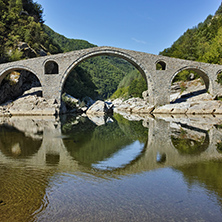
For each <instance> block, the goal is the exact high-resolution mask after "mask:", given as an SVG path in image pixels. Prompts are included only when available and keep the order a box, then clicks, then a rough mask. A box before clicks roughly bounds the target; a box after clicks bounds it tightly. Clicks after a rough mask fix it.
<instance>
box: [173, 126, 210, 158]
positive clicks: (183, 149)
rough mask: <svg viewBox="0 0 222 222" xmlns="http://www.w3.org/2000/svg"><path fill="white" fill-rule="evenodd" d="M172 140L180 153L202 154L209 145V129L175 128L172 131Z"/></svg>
mask: <svg viewBox="0 0 222 222" xmlns="http://www.w3.org/2000/svg"><path fill="white" fill-rule="evenodd" d="M171 134H172V135H171V141H172V143H173V145H174V147H175V148H176V149H177V150H178V151H179V153H180V154H182V155H183V154H191V155H195V154H197V155H198V154H200V153H202V152H203V151H205V150H206V149H207V148H208V146H209V135H208V133H207V131H205V130H201V129H197V128H195V127H188V126H187V125H183V128H182V127H180V129H174V130H172V133H171Z"/></svg>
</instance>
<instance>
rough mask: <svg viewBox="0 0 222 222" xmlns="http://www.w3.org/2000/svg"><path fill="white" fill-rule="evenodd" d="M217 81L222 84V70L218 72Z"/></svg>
mask: <svg viewBox="0 0 222 222" xmlns="http://www.w3.org/2000/svg"><path fill="white" fill-rule="evenodd" d="M217 82H218V83H219V84H221V85H222V72H220V73H218V75H217Z"/></svg>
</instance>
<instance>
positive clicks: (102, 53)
mask: <svg viewBox="0 0 222 222" xmlns="http://www.w3.org/2000/svg"><path fill="white" fill-rule="evenodd" d="M96 56H113V57H119V58H121V59H124V60H126V61H127V62H129V63H131V64H132V65H133V66H134V67H135V68H136V69H138V71H139V72H140V73H141V75H142V76H143V77H144V79H145V81H146V84H147V88H148V92H149V98H152V95H153V93H152V89H151V86H152V82H153V81H152V77H151V75H150V74H149V73H148V72H147V71H146V69H145V68H144V66H143V65H142V64H141V63H139V62H138V61H137V60H136V59H135V58H134V57H132V56H131V55H129V54H127V53H125V52H121V51H118V50H114V49H104V48H103V49H98V50H96V51H91V52H86V53H85V54H84V55H82V56H80V57H79V58H77V59H75V60H74V61H73V62H72V63H71V64H70V66H69V67H68V68H67V69H66V70H65V72H64V73H63V75H62V78H61V81H60V85H59V88H60V89H61V92H62V89H63V87H64V84H65V81H66V79H67V77H68V76H69V74H70V72H71V71H72V70H73V69H74V68H75V67H76V66H78V65H79V64H80V63H81V62H83V61H84V60H87V59H89V58H92V57H96ZM148 86H149V87H148ZM60 97H61V95H60Z"/></svg>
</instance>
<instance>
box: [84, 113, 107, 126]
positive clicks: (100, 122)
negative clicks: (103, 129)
mask: <svg viewBox="0 0 222 222" xmlns="http://www.w3.org/2000/svg"><path fill="white" fill-rule="evenodd" d="M87 117H88V118H89V119H90V120H91V121H92V122H93V123H95V124H96V125H97V126H102V125H104V124H105V123H106V122H105V118H104V115H99V116H97V115H95V114H94V113H93V115H91V114H87Z"/></svg>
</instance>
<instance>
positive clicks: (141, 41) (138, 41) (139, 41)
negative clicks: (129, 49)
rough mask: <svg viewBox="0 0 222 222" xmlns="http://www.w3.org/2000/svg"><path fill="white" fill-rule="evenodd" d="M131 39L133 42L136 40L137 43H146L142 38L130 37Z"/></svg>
mask: <svg viewBox="0 0 222 222" xmlns="http://www.w3.org/2000/svg"><path fill="white" fill-rule="evenodd" d="M132 40H133V41H134V42H137V43H141V44H147V42H145V41H143V40H139V39H136V38H132Z"/></svg>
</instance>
